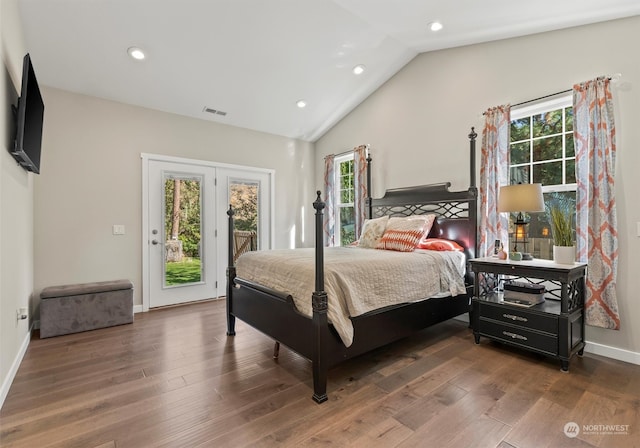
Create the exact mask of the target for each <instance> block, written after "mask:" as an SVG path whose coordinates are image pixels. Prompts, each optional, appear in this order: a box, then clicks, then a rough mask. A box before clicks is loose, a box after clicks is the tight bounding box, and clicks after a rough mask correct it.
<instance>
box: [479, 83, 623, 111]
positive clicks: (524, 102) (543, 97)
mask: <svg viewBox="0 0 640 448" xmlns="http://www.w3.org/2000/svg"><path fill="white" fill-rule="evenodd" d="M620 76H621V75H620V74H616V75H614V76H608V77H607V79H608V80H609V81H611V80H617V79H619V78H620ZM572 90H573V89H567V90H562V91H560V92H556V93H550V94H549V95H544V96H541V97H539V98H534V99H532V100H527V101H522V102H520V103H516V104H512V105H511V107H517V106H522V105H523V104H529V103H533V102H534V101H539V100H543V99H545V98H549V97H552V96H556V95H561V94H563V93H569V92H571V91H572ZM486 114H487V113H486V112H482V115H486Z"/></svg>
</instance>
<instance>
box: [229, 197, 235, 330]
mask: <svg viewBox="0 0 640 448" xmlns="http://www.w3.org/2000/svg"><path fill="white" fill-rule="evenodd" d="M233 215H234V212H233V208H232V207H231V205H229V210H228V211H227V216H228V217H229V250H228V254H229V259H228V261H227V336H235V335H236V317H235V316H234V315H233V314H231V312H232V311H233V310H232V309H231V306H232V303H233V302H232V297H231V295H232V294H233V281H234V280H235V278H236V267H235V266H234V265H233V242H234V238H233Z"/></svg>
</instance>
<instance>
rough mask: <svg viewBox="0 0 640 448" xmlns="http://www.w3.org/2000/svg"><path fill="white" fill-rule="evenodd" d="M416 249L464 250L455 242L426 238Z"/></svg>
mask: <svg viewBox="0 0 640 448" xmlns="http://www.w3.org/2000/svg"><path fill="white" fill-rule="evenodd" d="M416 249H427V250H462V251H463V250H464V247H462V246H461V245H459V244H458V243H456V242H455V241H451V240H445V239H443V238H426V239H424V240H422V241H420V243H419V244H418V246H417V247H416Z"/></svg>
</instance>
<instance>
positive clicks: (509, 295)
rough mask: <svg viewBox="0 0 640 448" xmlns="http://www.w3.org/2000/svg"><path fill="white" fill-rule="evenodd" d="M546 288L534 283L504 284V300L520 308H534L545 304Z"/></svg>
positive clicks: (512, 282)
mask: <svg viewBox="0 0 640 448" xmlns="http://www.w3.org/2000/svg"><path fill="white" fill-rule="evenodd" d="M544 293H545V287H544V286H543V285H536V284H533V283H525V282H516V281H506V282H504V295H503V300H504V301H505V302H507V303H512V304H514V305H520V306H533V305H537V304H538V303H542V302H544Z"/></svg>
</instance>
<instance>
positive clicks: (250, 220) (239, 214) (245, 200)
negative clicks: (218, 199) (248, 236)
mask: <svg viewBox="0 0 640 448" xmlns="http://www.w3.org/2000/svg"><path fill="white" fill-rule="evenodd" d="M230 188H231V191H230V192H229V195H230V202H231V207H233V211H234V213H235V214H234V215H233V226H234V228H235V230H253V231H256V232H257V231H258V184H249V183H233V184H231V187H230Z"/></svg>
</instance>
